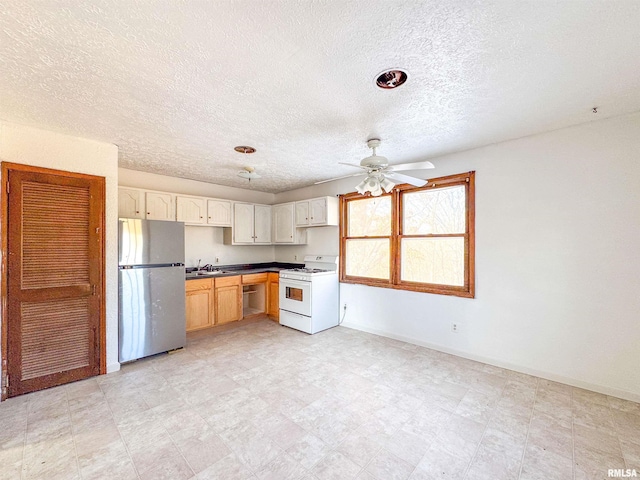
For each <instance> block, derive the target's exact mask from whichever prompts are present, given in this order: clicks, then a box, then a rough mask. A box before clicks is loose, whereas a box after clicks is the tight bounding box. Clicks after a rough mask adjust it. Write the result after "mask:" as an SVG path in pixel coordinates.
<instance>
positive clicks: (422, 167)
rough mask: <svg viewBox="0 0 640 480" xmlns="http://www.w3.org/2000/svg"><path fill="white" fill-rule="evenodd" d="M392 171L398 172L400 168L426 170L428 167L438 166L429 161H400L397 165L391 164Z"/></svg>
mask: <svg viewBox="0 0 640 480" xmlns="http://www.w3.org/2000/svg"><path fill="white" fill-rule="evenodd" d="M388 168H389V169H390V170H391V171H393V172H397V171H398V170H426V169H428V168H436V167H435V165H434V164H433V163H431V162H428V161H426V160H425V161H422V162H413V163H399V164H397V165H389V167H388Z"/></svg>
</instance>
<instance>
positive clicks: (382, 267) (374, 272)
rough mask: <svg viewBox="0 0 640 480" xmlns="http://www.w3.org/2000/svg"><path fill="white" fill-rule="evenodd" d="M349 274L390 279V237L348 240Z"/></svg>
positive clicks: (347, 271)
mask: <svg viewBox="0 0 640 480" xmlns="http://www.w3.org/2000/svg"><path fill="white" fill-rule="evenodd" d="M346 273H347V275H348V276H354V277H368V278H383V279H386V280H388V279H389V239H387V238H372V239H367V240H347V261H346Z"/></svg>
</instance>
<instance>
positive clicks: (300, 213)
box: [296, 200, 309, 227]
mask: <svg viewBox="0 0 640 480" xmlns="http://www.w3.org/2000/svg"><path fill="white" fill-rule="evenodd" d="M296 226H297V227H308V226H309V201H308V200H305V201H303V202H296Z"/></svg>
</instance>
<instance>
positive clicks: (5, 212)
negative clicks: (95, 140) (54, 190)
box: [0, 162, 107, 401]
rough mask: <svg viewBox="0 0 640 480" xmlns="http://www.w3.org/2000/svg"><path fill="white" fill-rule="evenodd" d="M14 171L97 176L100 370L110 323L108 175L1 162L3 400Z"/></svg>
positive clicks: (104, 366) (3, 393)
mask: <svg viewBox="0 0 640 480" xmlns="http://www.w3.org/2000/svg"><path fill="white" fill-rule="evenodd" d="M12 170H14V171H20V172H33V173H42V174H48V175H58V176H63V177H69V178H77V179H85V180H98V181H99V185H100V188H99V191H98V195H99V196H100V198H99V200H100V206H101V208H100V210H101V211H100V215H99V224H100V227H99V228H100V232H99V236H100V255H99V256H100V277H101V282H100V283H101V291H100V302H99V305H100V311H99V315H100V322H99V328H100V335H99V337H100V338H99V344H98V348H99V350H100V353H99V358H100V374H105V373H107V349H106V346H107V328H106V327H107V325H106V313H107V308H106V283H107V282H106V277H105V265H106V256H105V253H106V248H105V242H106V235H105V214H106V193H105V178H104V177H99V176H96V175H88V174H84V173H76V172H68V171H65V170H56V169H52V168H44V167H35V166H32V165H23V164H21V163H13V162H2V164H1V171H2V174H1V175H2V176H1V177H0V178H1V180H2V182H1V183H2V185H0V196H1V198H0V212H1V213H2V219H1V221H0V253H1V256H2V260H1V262H0V323H1V325H0V332H1V335H2V339H1V341H0V347H1V348H2V378H1V380H0V387H1V390H0V391H1V393H0V401H2V400H5V399H6V398H7V395H8V389H7V388H6V375H7V368H8V346H9V345H8V333H9V331H8V320H7V314H8V310H7V307H8V253H9V218H8V216H9V191H8V189H7V186H8V184H9V173H10V172H11V171H12Z"/></svg>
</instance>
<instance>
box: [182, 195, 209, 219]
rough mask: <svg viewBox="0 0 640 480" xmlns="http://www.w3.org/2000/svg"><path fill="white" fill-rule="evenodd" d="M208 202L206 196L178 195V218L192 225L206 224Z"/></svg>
mask: <svg viewBox="0 0 640 480" xmlns="http://www.w3.org/2000/svg"><path fill="white" fill-rule="evenodd" d="M206 208H207V204H206V202H205V199H204V198H199V197H185V196H182V195H177V196H176V220H177V221H179V222H184V223H188V224H192V225H204V223H205V221H206V216H207V212H206Z"/></svg>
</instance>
